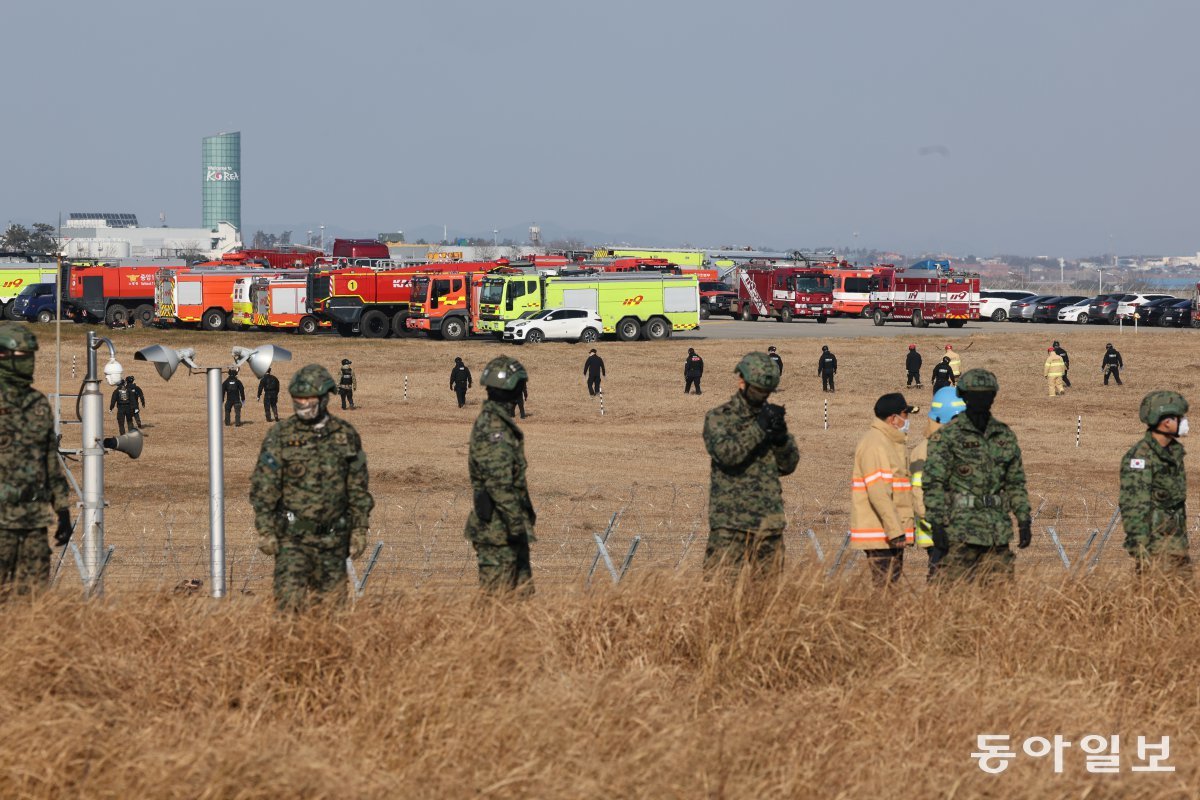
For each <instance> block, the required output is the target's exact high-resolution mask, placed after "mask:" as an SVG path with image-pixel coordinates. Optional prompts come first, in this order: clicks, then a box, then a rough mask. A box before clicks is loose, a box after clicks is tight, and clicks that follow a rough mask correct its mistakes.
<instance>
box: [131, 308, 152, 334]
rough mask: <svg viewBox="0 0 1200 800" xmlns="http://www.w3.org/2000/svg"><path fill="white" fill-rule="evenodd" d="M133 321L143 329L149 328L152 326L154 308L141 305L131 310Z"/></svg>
mask: <svg viewBox="0 0 1200 800" xmlns="http://www.w3.org/2000/svg"><path fill="white" fill-rule="evenodd" d="M133 321H134V322H136V323H137V324H138V325H141V326H142V327H143V328H149V327H150V326H151V325H153V324H154V306H152V305H150V304H149V303H142V304H141V305H140V306H137V307H135V308H134V309H133Z"/></svg>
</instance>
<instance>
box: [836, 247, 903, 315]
mask: <svg viewBox="0 0 1200 800" xmlns="http://www.w3.org/2000/svg"><path fill="white" fill-rule="evenodd" d="M895 271H896V266H895V265H894V264H873V265H871V266H868V267H854V266H850V265H849V264H847V263H846V262H844V261H843V262H842V263H841V264H839V265H838V266H836V267H826V268H825V274H826V275H828V276H829V277H830V278H831V279H832V280H833V313H834V315H835V316H846V317H866V318H868V319H869V318H870V317H871V316H872V315H873V314H874V313H875V309H874V308H873V307H872V306H871V292H873V291H875V290H877V289H878V288H879V286H880V283H881V282H883V281H886V280H890V279H891V276H892V275H893V274H894V273H895Z"/></svg>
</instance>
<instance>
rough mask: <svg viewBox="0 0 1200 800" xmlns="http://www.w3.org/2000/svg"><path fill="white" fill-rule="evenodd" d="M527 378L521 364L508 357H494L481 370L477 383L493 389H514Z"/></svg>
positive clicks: (527, 375)
mask: <svg viewBox="0 0 1200 800" xmlns="http://www.w3.org/2000/svg"><path fill="white" fill-rule="evenodd" d="M528 378H529V373H528V372H526V371H525V368H524V367H523V366H521V362H520V361H517V360H516V359H515V358H510V357H508V356H496V357H495V358H493V359H492V360H491V361H489V362H488V365H487V366H486V367H484V368H483V374H482V375H480V376H479V382H480V383H482V384H483V385H484V386H490V387H491V388H493V389H515V388H517V384H519V383H520V382H521V381H523V380H526V379H528Z"/></svg>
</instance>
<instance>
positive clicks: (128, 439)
mask: <svg viewBox="0 0 1200 800" xmlns="http://www.w3.org/2000/svg"><path fill="white" fill-rule="evenodd" d="M142 442H143V439H142V432H141V431H139V430H132V431H130V432H129V433H123V434H121V435H120V436H109V437H108V438H107V439H105V440H104V442H103V444H104V449H105V450H116V451H117V452H118V453H124V454H125V455H127V456H129V457H130V458H137V457H138V456H140V455H141V454H142Z"/></svg>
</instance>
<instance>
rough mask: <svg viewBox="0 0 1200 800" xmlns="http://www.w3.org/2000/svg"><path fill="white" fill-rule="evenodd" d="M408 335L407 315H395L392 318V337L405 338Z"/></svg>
mask: <svg viewBox="0 0 1200 800" xmlns="http://www.w3.org/2000/svg"><path fill="white" fill-rule="evenodd" d="M409 333H410V331H409V330H408V314H396V316H394V317H392V336H396V337H399V336H407V335H408V334H409Z"/></svg>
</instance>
